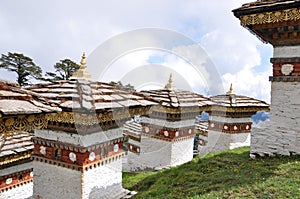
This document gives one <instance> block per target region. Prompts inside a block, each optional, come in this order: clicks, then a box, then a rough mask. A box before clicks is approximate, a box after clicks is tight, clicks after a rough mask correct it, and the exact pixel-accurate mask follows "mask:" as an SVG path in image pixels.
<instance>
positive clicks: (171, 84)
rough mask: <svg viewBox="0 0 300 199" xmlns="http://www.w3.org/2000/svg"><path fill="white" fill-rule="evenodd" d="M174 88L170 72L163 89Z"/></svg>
mask: <svg viewBox="0 0 300 199" xmlns="http://www.w3.org/2000/svg"><path fill="white" fill-rule="evenodd" d="M175 88H176V87H175V85H174V82H173V75H172V73H171V74H170V77H169V81H168V83H167V84H166V86H165V89H167V90H174V89H175Z"/></svg>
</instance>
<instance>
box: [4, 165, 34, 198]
mask: <svg viewBox="0 0 300 199" xmlns="http://www.w3.org/2000/svg"><path fill="white" fill-rule="evenodd" d="M32 181H33V169H27V170H24V171H19V172H15V173H12V174H9V175H5V176H0V193H2V192H5V191H9V190H11V189H13V188H16V187H19V186H22V185H24V184H27V183H29V182H32Z"/></svg>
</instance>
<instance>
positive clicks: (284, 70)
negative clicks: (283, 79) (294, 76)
mask: <svg viewBox="0 0 300 199" xmlns="http://www.w3.org/2000/svg"><path fill="white" fill-rule="evenodd" d="M293 70H294V65H292V64H283V65H282V66H281V72H282V74H284V75H290V74H291V73H292V72H293Z"/></svg>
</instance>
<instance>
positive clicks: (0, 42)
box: [0, 0, 271, 101]
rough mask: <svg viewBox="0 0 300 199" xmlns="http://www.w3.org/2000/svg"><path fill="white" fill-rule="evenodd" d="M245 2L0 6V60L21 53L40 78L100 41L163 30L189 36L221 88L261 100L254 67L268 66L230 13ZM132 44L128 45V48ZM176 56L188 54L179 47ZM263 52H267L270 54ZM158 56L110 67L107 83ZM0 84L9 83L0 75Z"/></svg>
mask: <svg viewBox="0 0 300 199" xmlns="http://www.w3.org/2000/svg"><path fill="white" fill-rule="evenodd" d="M249 1H251V0H226V1H220V0H199V1H191V0H187V1H179V0H166V1H159V2H155V3H154V2H153V1H150V0H145V1H139V0H126V1H117V0H112V1H96V0H88V1H86V2H82V1H71V0H66V1H58V0H53V1H43V2H39V1H35V0H28V1H26V2H23V1H21V2H20V1H16V0H11V1H1V2H0V27H1V37H0V53H5V54H6V53H7V52H22V53H24V54H25V55H28V56H30V57H31V58H33V59H34V61H35V62H36V64H37V65H40V66H41V67H42V68H43V69H44V71H46V70H51V69H52V66H53V65H54V64H55V62H57V61H59V60H60V59H64V58H71V59H72V60H74V61H77V62H79V61H80V56H81V54H82V52H83V51H85V52H87V55H89V54H90V53H91V52H93V50H94V49H95V48H97V47H98V46H99V45H100V44H101V43H103V42H104V41H106V40H107V39H109V38H111V37H113V36H115V35H117V34H120V33H123V32H125V31H131V30H133V29H137V28H144V27H157V28H162V29H170V30H174V31H178V32H180V33H181V34H183V35H186V36H188V37H190V38H191V39H192V40H194V41H196V42H198V43H199V44H200V45H201V47H203V48H204V49H205V51H206V53H207V54H208V55H209V56H210V59H211V60H212V61H213V63H214V64H215V67H216V68H217V70H218V72H219V74H220V76H221V77H222V80H223V81H224V82H223V84H224V86H225V87H226V88H227V87H228V85H229V84H230V83H231V82H232V81H233V80H234V81H233V82H232V83H234V87H235V90H236V92H237V93H238V92H241V94H247V95H250V96H253V97H257V98H260V99H264V100H267V101H268V98H269V92H270V86H269V85H270V83H269V82H268V76H269V75H270V68H271V66H269V68H268V69H267V70H266V69H262V70H261V71H259V72H257V70H256V68H255V67H256V66H258V65H261V62H262V59H264V60H265V59H269V58H262V57H261V54H262V51H261V49H262V48H264V49H266V47H264V46H265V44H262V43H261V42H260V41H259V40H258V39H257V38H255V36H253V35H251V33H250V32H248V31H247V30H246V29H244V28H243V27H241V26H240V24H239V20H238V19H236V18H235V17H234V16H233V13H232V12H231V10H232V9H234V8H237V7H239V6H241V5H242V4H243V3H246V2H249ZM131 41H132V39H131V38H129V39H128V43H130V42H131ZM176 50H177V51H180V52H184V53H189V52H190V51H188V50H187V49H184V48H182V49H179V48H178V49H176ZM267 50H268V51H271V47H270V46H269V47H267ZM107 53H108V52H107ZM157 53H158V52H157V51H156V52H154V51H152V52H143V51H141V52H135V53H130V54H128V55H125V56H123V58H121V59H120V60H119V61H117V62H116V63H114V64H113V65H112V66H111V67H112V68H111V69H110V70H109V74H107V76H106V80H108V79H110V78H115V79H116V78H118V77H120V78H122V77H124V76H126V74H128V72H130V71H132V70H135V69H136V68H137V67H138V66H144V65H147V64H148V62H147V60H148V58H149V56H151V55H153V54H157ZM165 58H166V59H165V63H162V65H164V66H168V67H173V69H174V70H175V72H177V73H178V74H181V76H183V77H184V78H187V80H188V81H187V82H188V83H189V85H192V86H195V87H197V85H198V84H199V83H200V82H199V78H198V76H195V74H194V73H193V71H192V70H191V69H190V68H189V67H187V63H186V62H185V61H184V60H182V59H180V58H174V56H171V55H167V56H166V57H165ZM195 59H196V60H198V61H199V62H198V61H197V63H198V64H199V63H201V62H203V59H201V57H197V58H195ZM202 64H203V63H202ZM202 64H200V65H202ZM191 68H192V67H191ZM167 72H168V70H166V73H167ZM202 72H203V74H204V73H205V72H204V71H202ZM145 73H146V72H145ZM146 74H147V73H146ZM153 75H154V73H153ZM167 76H168V75H167ZM1 77H2V78H6V77H8V76H7V73H5V72H4V71H3V70H1V71H0V78H1ZM9 78H10V77H9ZM162 78H165V77H162V76H160V75H157V78H156V79H160V80H161V79H162ZM174 78H175V77H174ZM115 79H114V80H115ZM112 80H113V79H112ZM165 81H166V80H165V79H163V82H165ZM204 82H205V81H204ZM159 84H162V83H159ZM200 84H201V83H200ZM198 87H199V86H198ZM199 91H202V90H199ZM238 94H239V93H238Z"/></svg>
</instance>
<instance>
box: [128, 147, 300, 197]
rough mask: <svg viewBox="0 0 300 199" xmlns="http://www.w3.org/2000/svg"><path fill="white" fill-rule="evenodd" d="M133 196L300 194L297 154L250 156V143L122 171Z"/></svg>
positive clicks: (284, 195) (299, 168)
mask: <svg viewBox="0 0 300 199" xmlns="http://www.w3.org/2000/svg"><path fill="white" fill-rule="evenodd" d="M123 187H124V188H126V189H129V190H134V191H137V192H138V194H137V195H136V196H135V197H134V198H143V199H144V198H164V199H166V198H193V199H200V198H247V199H248V198H264V199H267V198H300V156H291V157H281V156H280V157H264V158H257V159H254V160H253V159H250V158H249V147H244V148H239V149H234V150H231V151H225V152H221V153H211V154H207V155H205V156H204V157H196V158H194V159H193V160H192V161H191V162H189V163H186V164H184V165H181V166H178V167H173V168H170V169H166V170H162V171H153V172H139V173H127V172H124V173H123Z"/></svg>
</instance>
